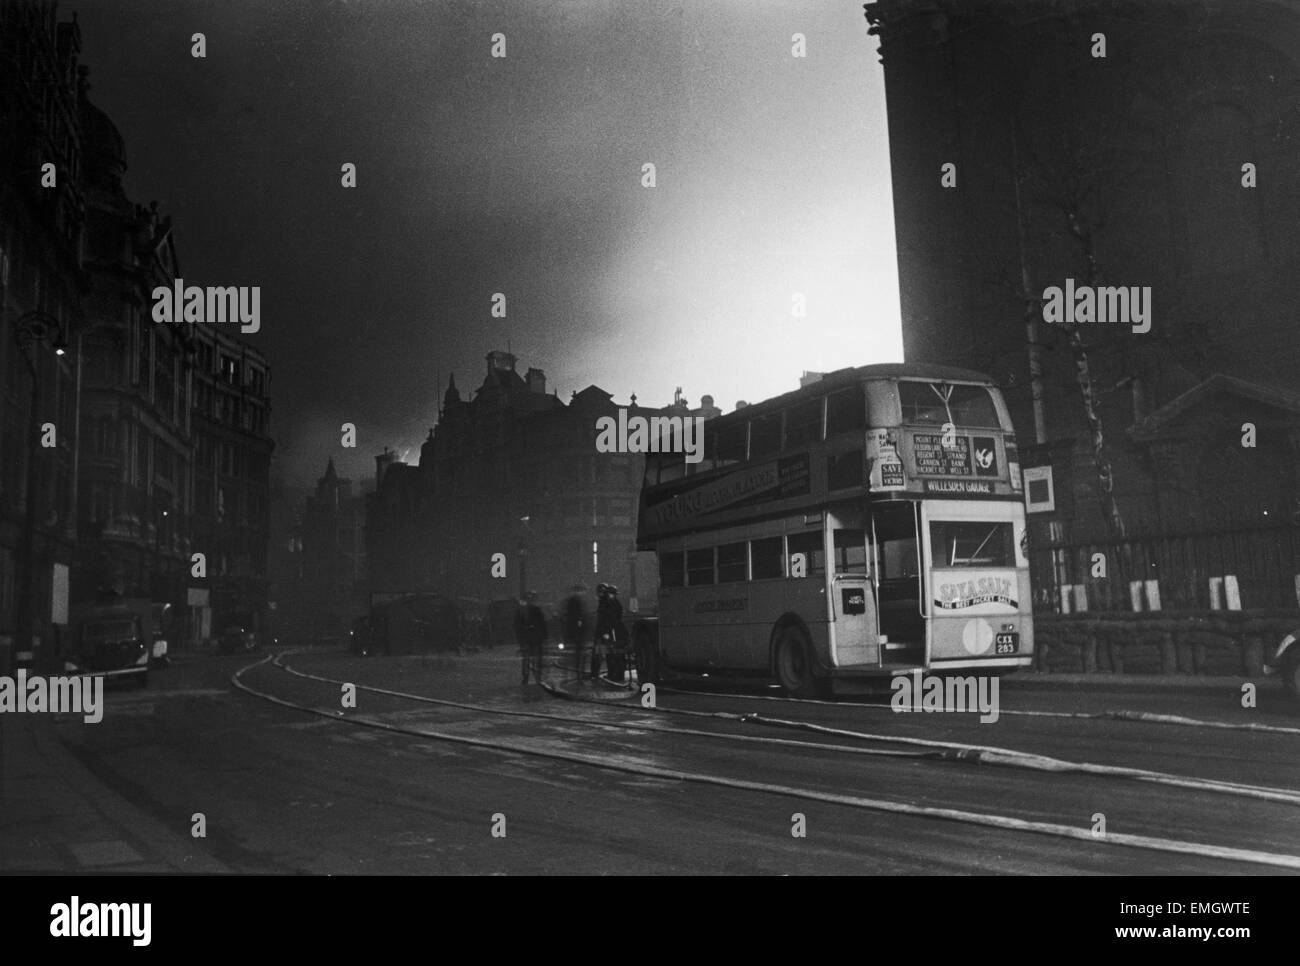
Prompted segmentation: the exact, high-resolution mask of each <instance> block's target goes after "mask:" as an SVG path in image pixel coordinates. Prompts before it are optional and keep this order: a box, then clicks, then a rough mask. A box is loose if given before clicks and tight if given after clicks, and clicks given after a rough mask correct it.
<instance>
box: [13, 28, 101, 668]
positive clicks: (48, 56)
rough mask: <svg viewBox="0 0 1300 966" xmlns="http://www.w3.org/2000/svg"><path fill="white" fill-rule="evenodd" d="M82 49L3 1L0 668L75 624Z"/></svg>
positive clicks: (76, 38)
mask: <svg viewBox="0 0 1300 966" xmlns="http://www.w3.org/2000/svg"><path fill="white" fill-rule="evenodd" d="M80 50H81V33H80V30H79V29H78V27H77V25H76V23H75V22H72V23H58V22H57V19H56V17H55V12H54V10H53V8H52V6H50V5H49V4H43V3H31V2H27V3H19V2H16V3H6V4H3V5H0V104H3V109H0V665H4V664H5V663H6V662H7V659H8V658H11V657H13V656H14V654H15V653H17V652H22V653H24V654H27V653H31V651H32V650H33V646H34V645H36V646H39V642H40V641H42V640H45V641H49V640H54V639H55V638H56V635H57V630H56V625H55V623H54V620H53V619H56V618H63V619H66V617H64V614H65V613H66V608H67V582H68V580H69V575H70V568H71V565H72V559H73V547H74V545H75V540H76V519H75V510H74V506H75V500H74V496H73V490H74V487H75V479H76V466H75V464H76V442H77V427H76V422H77V420H76V374H75V366H74V364H73V363H72V360H71V353H70V352H69V351H68V345H69V340H70V337H71V333H72V332H75V331H76V330H77V329H78V328H79V327H80V325H81V323H82V308H81V298H82V295H83V294H84V293H85V291H86V286H87V279H86V275H85V273H84V272H83V270H82V265H81V246H82V238H83V232H84V227H85V217H86V206H85V198H84V193H83V187H82V181H81V178H80V175H81V167H82V160H83V151H82V132H81V124H80V118H79V113H80V112H79V106H78V88H77V67H78V58H79V54H80ZM59 350H62V354H61V355H60V354H59ZM50 429H52V430H53V433H52V434H51V433H50V432H49V430H50ZM2 670H4V668H3V667H0V671H2Z"/></svg>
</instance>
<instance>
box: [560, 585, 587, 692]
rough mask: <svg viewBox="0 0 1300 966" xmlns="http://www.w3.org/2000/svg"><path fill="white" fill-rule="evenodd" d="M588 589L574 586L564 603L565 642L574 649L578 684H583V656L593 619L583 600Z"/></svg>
mask: <svg viewBox="0 0 1300 966" xmlns="http://www.w3.org/2000/svg"><path fill="white" fill-rule="evenodd" d="M586 594H587V588H586V587H584V586H583V585H582V584H574V585H573V587H572V588H571V589H570V593H569V599H568V600H566V601H565V602H564V640H565V642H566V643H567V644H568V645H569V647H571V648H573V651H574V661H575V664H574V667H575V668H576V669H577V672H578V682H579V684H581V682H582V677H583V674H582V655H583V650H584V649H585V647H586V643H587V634H588V632H589V630H590V626H589V625H590V623H591V619H590V618H589V617H588V616H587V604H586V601H585V600H584V599H583V598H584V597H585V596H586Z"/></svg>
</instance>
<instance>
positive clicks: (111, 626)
mask: <svg viewBox="0 0 1300 966" xmlns="http://www.w3.org/2000/svg"><path fill="white" fill-rule="evenodd" d="M85 636H86V637H97V638H103V639H110V638H123V637H135V636H136V632H135V621H132V620H113V621H90V622H89V623H87V624H86V628H85Z"/></svg>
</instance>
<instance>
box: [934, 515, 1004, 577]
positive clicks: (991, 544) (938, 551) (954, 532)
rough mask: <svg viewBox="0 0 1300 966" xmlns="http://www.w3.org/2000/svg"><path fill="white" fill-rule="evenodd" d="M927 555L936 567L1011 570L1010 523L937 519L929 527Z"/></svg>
mask: <svg viewBox="0 0 1300 966" xmlns="http://www.w3.org/2000/svg"><path fill="white" fill-rule="evenodd" d="M930 556H931V559H932V560H933V561H934V565H935V566H936V567H1014V566H1015V565H1016V551H1015V546H1014V545H1013V543H1012V535H1011V524H1010V523H967V522H960V523H959V522H956V521H946V520H945V521H940V520H936V521H934V522H933V523H931V524H930Z"/></svg>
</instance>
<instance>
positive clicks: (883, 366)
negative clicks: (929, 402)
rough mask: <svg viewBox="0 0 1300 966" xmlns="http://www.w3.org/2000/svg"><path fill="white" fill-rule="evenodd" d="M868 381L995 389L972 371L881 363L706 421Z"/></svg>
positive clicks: (753, 412)
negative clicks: (959, 384) (965, 384)
mask: <svg viewBox="0 0 1300 966" xmlns="http://www.w3.org/2000/svg"><path fill="white" fill-rule="evenodd" d="M869 379H924V380H927V381H929V382H974V383H979V384H980V385H983V386H991V387H994V388H996V387H997V384H996V383H995V382H994V381H993V379H991V378H990V377H989V376H987V375H985V374H984V373H982V372H976V371H975V370H974V369H959V368H958V367H956V366H931V365H916V364H911V363H906V362H882V363H877V364H875V365H870V366H852V367H849V368H846V369H836V370H835V371H834V372H828V373H826V374H825V375H823V376H822V377H821V378H820V379H818V380H817V381H816V382H810V383H809V384H808V385H806V386H800V387H799V388H798V389H792V390H790V391H789V392H786V393H782V394H781V395H779V396H773V397H772V398H771V399H764V400H763V401H762V402H756V403H751V404H750V405H748V406H745V407H744V408H743V409H736V410H732V411H731V412H729V413H724V414H723V415H721V416H718V417H716V418H715V419H712V420H709V422H710V423H713V422H716V421H723V422H727V423H730V422H733V421H735V420H740V419H746V418H748V417H751V416H759V415H762V414H763V413H765V412H767V411H768V410H770V409H778V408H780V407H781V406H783V405H785V404H787V403H790V402H792V401H794V400H795V399H797V398H803V397H805V396H815V395H817V394H818V393H819V392H826V391H827V390H830V389H835V388H839V387H842V386H852V385H854V384H856V383H861V382H865V381H866V380H869Z"/></svg>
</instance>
